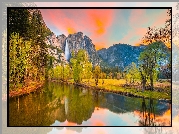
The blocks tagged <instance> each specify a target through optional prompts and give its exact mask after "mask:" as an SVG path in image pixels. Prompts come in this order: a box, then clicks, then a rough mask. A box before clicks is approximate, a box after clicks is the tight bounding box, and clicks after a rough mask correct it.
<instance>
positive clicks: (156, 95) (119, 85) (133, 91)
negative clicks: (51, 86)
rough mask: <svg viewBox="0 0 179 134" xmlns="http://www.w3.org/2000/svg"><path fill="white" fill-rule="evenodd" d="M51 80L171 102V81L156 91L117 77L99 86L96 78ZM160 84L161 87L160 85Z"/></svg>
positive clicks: (30, 89)
mask: <svg viewBox="0 0 179 134" xmlns="http://www.w3.org/2000/svg"><path fill="white" fill-rule="evenodd" d="M50 81H51V82H60V83H66V84H72V85H75V86H80V87H84V88H89V89H93V90H97V91H100V92H112V93H116V94H120V95H124V96H129V97H136V98H146V99H148V98H151V99H156V100H166V101H168V102H169V103H171V87H170V83H169V82H164V83H159V82H158V83H155V84H154V88H155V90H154V91H150V90H145V91H142V90H141V89H140V87H139V86H137V85H126V84H125V80H123V79H121V80H116V79H99V83H98V86H96V85H95V80H94V79H83V80H82V82H81V83H75V82H74V80H73V79H71V80H68V81H61V80H50ZM43 84H44V83H35V82H34V83H31V85H30V86H27V87H24V88H21V89H17V90H13V91H10V93H9V97H15V96H21V95H25V94H29V93H31V92H35V91H37V90H38V89H39V88H40V87H42V86H43ZM159 86H160V87H159Z"/></svg>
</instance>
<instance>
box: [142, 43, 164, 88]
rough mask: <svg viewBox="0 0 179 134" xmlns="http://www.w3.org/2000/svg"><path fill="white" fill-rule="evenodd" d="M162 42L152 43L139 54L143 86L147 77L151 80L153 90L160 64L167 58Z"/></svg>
mask: <svg viewBox="0 0 179 134" xmlns="http://www.w3.org/2000/svg"><path fill="white" fill-rule="evenodd" d="M163 46H164V45H163V43H162V42H154V43H152V44H150V45H149V46H148V47H147V48H146V49H145V50H144V51H143V52H141V53H140V56H139V66H140V73H141V77H142V82H143V86H145V82H146V79H147V77H149V80H150V86H151V90H153V82H154V78H156V77H157V73H158V68H159V65H160V64H163V61H164V59H165V58H166V55H165V53H163V51H164V47H163Z"/></svg>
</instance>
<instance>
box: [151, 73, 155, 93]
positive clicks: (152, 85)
mask: <svg viewBox="0 0 179 134" xmlns="http://www.w3.org/2000/svg"><path fill="white" fill-rule="evenodd" d="M150 86H151V90H152V91H153V87H154V84H153V75H152V73H151V74H150Z"/></svg>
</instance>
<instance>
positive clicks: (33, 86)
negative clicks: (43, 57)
mask: <svg viewBox="0 0 179 134" xmlns="http://www.w3.org/2000/svg"><path fill="white" fill-rule="evenodd" d="M43 84H44V82H32V83H30V84H29V85H27V86H25V87H22V88H17V89H13V90H10V91H9V97H17V96H22V95H27V94H30V93H32V92H35V91H37V90H38V89H39V88H40V87H42V86H43Z"/></svg>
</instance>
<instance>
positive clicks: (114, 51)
mask: <svg viewBox="0 0 179 134" xmlns="http://www.w3.org/2000/svg"><path fill="white" fill-rule="evenodd" d="M145 48H146V46H144V45H140V46H131V45H128V44H115V45H113V46H111V47H109V48H107V49H106V48H103V49H100V50H98V51H97V53H98V55H99V57H100V58H101V59H102V60H103V61H104V62H105V63H107V64H108V65H109V66H118V67H121V68H123V69H124V68H125V67H126V66H128V65H129V64H131V63H132V62H135V63H137V61H138V58H139V55H140V53H141V52H142V51H144V49H145Z"/></svg>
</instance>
